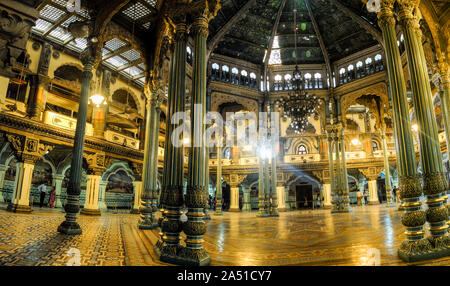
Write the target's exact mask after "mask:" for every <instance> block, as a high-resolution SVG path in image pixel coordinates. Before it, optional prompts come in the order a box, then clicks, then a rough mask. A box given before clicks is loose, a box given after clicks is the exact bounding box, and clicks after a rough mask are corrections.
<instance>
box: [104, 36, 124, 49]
mask: <svg viewBox="0 0 450 286" xmlns="http://www.w3.org/2000/svg"><path fill="white" fill-rule="evenodd" d="M125 45H126V43H125V42H123V41H121V40H119V39H117V38H114V39H112V40H110V41H108V42H106V43H105V47H106V48H108V49H109V50H111V51H113V52H114V51H116V50H118V49H120V48H121V47H123V46H125Z"/></svg>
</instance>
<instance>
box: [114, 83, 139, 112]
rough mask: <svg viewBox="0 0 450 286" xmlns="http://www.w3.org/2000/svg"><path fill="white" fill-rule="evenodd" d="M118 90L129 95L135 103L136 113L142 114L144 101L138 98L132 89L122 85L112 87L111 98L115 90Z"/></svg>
mask: <svg viewBox="0 0 450 286" xmlns="http://www.w3.org/2000/svg"><path fill="white" fill-rule="evenodd" d="M120 91H124V92H127V93H129V94H130V95H131V97H132V98H133V100H134V102H135V103H136V107H137V112H138V114H140V115H142V114H143V113H142V112H143V111H144V105H145V103H144V102H143V101H142V100H141V99H140V96H138V95H137V94H136V93H134V92H133V90H131V89H126V88H124V87H119V88H116V89H113V90H111V98H112V96H113V95H114V94H116V93H117V92H120Z"/></svg>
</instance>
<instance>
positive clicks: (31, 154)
mask: <svg viewBox="0 0 450 286" xmlns="http://www.w3.org/2000/svg"><path fill="white" fill-rule="evenodd" d="M6 137H7V139H8V141H9V142H10V143H11V146H12V148H13V149H14V150H15V151H16V157H17V164H16V178H15V183H14V185H15V189H14V192H13V195H12V198H11V202H10V203H9V204H8V207H7V210H8V211H11V212H23V213H29V212H31V207H30V189H31V179H32V178H33V170H34V165H35V164H36V162H37V161H38V160H40V159H41V158H42V156H44V155H45V154H46V153H47V151H51V150H52V149H53V146H50V145H46V144H44V143H41V142H40V140H39V139H36V138H32V137H25V136H20V135H13V134H7V135H6Z"/></svg>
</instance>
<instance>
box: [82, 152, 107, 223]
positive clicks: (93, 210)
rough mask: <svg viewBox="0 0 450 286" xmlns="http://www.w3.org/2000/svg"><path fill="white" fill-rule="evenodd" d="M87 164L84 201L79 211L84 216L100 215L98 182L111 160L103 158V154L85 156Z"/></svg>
mask: <svg viewBox="0 0 450 286" xmlns="http://www.w3.org/2000/svg"><path fill="white" fill-rule="evenodd" d="M85 158H86V161H87V163H88V170H87V183H86V199H85V202H84V207H83V209H82V210H81V213H82V214H85V215H101V213H100V210H99V207H98V206H99V204H98V199H99V196H100V181H101V180H102V174H103V172H104V171H105V170H106V169H107V167H109V165H110V164H111V163H112V159H111V158H108V157H106V156H105V153H95V154H85Z"/></svg>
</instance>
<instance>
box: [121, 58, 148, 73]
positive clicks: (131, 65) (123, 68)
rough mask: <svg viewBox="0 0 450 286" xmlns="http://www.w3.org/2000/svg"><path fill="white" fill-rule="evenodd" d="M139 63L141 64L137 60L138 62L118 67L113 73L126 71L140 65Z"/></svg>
mask: <svg viewBox="0 0 450 286" xmlns="http://www.w3.org/2000/svg"><path fill="white" fill-rule="evenodd" d="M140 63H142V59H138V60H135V61H132V62H129V63H128V64H126V65H123V66H120V67H119V68H117V69H116V70H115V71H116V72H121V71H123V70H126V69H128V68H131V67H134V66H137V65H138V64H140Z"/></svg>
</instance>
